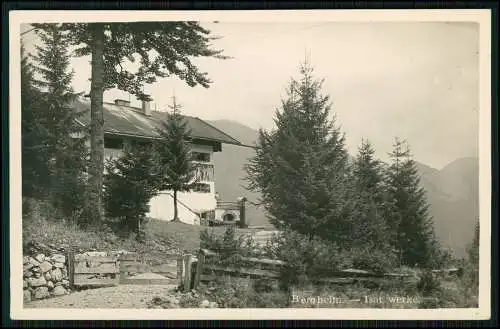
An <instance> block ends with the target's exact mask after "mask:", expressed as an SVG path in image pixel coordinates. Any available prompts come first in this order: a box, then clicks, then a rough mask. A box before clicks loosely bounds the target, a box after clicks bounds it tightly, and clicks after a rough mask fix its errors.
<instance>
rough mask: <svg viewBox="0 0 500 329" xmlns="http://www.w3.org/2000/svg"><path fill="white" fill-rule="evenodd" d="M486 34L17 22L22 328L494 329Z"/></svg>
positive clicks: (259, 15)
mask: <svg viewBox="0 0 500 329" xmlns="http://www.w3.org/2000/svg"><path fill="white" fill-rule="evenodd" d="M490 15H491V14H490V12H489V11H487V10H433V11H425V10H421V11H420V10H405V11H404V10H387V11H383V10H380V11H378V10H373V11H335V10H322V11H281V12H280V11H262V12H255V11H248V12H245V11H240V12H238V11H229V12H228V11H226V12H222V11H202V12H196V11H187V12H182V11H178V12H168V11H155V12H145V11H135V12H134V11H95V13H93V12H92V11H81V12H79V11H76V10H75V11H71V10H68V11H56V10H53V11H51V10H40V11H19V12H16V11H13V12H11V15H10V50H9V51H10V59H9V60H10V91H9V93H10V98H9V113H10V122H9V125H10V129H9V130H10V172H11V173H10V175H11V177H10V191H11V192H10V211H11V212H10V237H11V239H10V246H11V250H10V255H11V283H10V284H11V305H12V306H11V307H12V313H11V314H12V315H11V316H12V317H13V318H16V317H17V318H19V319H54V320H56V319H93V318H95V319H176V318H177V319H193V320H195V319H223V318H227V319H279V318H300V319H414V320H419V319H441V318H442V319H450V320H454V319H464V320H468V319H470V320H480V319H489V318H490V311H491V310H490V291H491V282H490V274H489V272H490V266H491V265H490V262H491V252H490V243H491V233H490V232H491V228H490V225H491V206H490V202H491V201H490V199H491V198H490V196H491V168H490V161H491V160H490V157H491V155H490V152H491V151H490V150H491V147H490V139H491V131H490V129H491V124H490V114H491V104H490V95H491V94H490V92H491V85H490V74H491V69H490V56H491V50H490V38H491V37H490V33H491V25H490V24H491V23H490Z"/></svg>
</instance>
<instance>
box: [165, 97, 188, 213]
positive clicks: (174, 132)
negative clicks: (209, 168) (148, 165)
mask: <svg viewBox="0 0 500 329" xmlns="http://www.w3.org/2000/svg"><path fill="white" fill-rule="evenodd" d="M169 108H170V109H171V110H172V111H171V112H170V113H168V114H167V119H166V120H165V121H163V122H162V126H161V127H160V129H158V133H159V135H160V137H161V139H160V140H159V141H158V142H157V143H156V145H155V146H156V147H155V154H156V155H157V166H158V169H157V171H156V173H157V177H158V178H157V182H158V185H159V188H160V189H161V190H170V191H172V192H173V197H174V218H173V219H172V221H174V222H178V221H180V219H179V213H178V208H177V196H178V192H189V191H191V189H192V188H193V184H194V183H195V182H196V166H195V165H194V163H193V162H192V158H191V147H190V134H191V130H190V128H189V127H188V124H187V121H186V120H185V119H184V117H183V116H182V115H181V112H180V110H181V106H180V105H179V104H177V102H176V99H175V97H174V98H173V103H172V105H169Z"/></svg>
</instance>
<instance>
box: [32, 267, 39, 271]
mask: <svg viewBox="0 0 500 329" xmlns="http://www.w3.org/2000/svg"><path fill="white" fill-rule="evenodd" d="M31 270H32V271H33V272H40V268H39V267H38V266H35V267H33V268H32V269H31Z"/></svg>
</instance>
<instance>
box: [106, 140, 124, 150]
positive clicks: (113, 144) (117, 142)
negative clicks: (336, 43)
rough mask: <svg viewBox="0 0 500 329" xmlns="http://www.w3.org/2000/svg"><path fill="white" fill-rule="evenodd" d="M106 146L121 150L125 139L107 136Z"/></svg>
mask: <svg viewBox="0 0 500 329" xmlns="http://www.w3.org/2000/svg"><path fill="white" fill-rule="evenodd" d="M104 148H107V149H116V150H121V149H123V139H121V138H114V137H105V138H104Z"/></svg>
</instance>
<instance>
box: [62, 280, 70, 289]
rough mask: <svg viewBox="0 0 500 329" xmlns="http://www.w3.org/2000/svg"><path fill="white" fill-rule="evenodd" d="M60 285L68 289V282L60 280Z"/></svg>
mask: <svg viewBox="0 0 500 329" xmlns="http://www.w3.org/2000/svg"><path fill="white" fill-rule="evenodd" d="M61 284H62V285H63V286H64V287H66V288H68V287H69V280H66V279H62V281H61Z"/></svg>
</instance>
